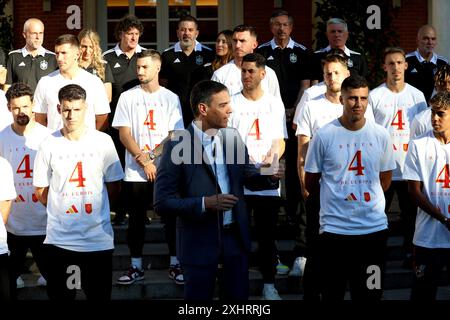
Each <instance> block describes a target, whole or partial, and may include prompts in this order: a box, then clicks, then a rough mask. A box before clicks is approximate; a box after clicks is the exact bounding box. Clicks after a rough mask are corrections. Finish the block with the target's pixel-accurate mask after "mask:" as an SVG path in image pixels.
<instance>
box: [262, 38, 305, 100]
mask: <svg viewBox="0 0 450 320" xmlns="http://www.w3.org/2000/svg"><path fill="white" fill-rule="evenodd" d="M256 52H258V53H259V54H261V55H262V56H264V57H265V58H266V65H267V66H269V67H270V68H272V69H273V70H274V71H275V73H276V74H277V78H278V82H279V84H280V93H281V98H282V100H283V104H284V106H285V108H294V107H295V102H296V101H297V97H298V92H299V90H300V84H301V81H302V80H307V79H310V74H309V66H310V64H311V56H310V53H309V52H308V50H307V49H306V48H305V47H304V46H302V45H301V44H298V43H297V42H295V41H294V40H292V39H289V43H288V45H287V46H286V48H284V49H282V48H280V47H279V46H278V45H277V44H276V43H275V40H274V39H272V40H271V41H269V42H266V43H264V44H262V45H260V46H259V47H258V49H257V51H256Z"/></svg>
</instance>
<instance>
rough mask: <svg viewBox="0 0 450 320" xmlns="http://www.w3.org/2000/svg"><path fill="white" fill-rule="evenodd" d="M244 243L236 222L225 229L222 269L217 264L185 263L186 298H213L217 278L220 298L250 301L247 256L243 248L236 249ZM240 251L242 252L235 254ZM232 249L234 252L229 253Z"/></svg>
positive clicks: (221, 258) (223, 233)
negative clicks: (228, 228) (231, 226)
mask: <svg viewBox="0 0 450 320" xmlns="http://www.w3.org/2000/svg"><path fill="white" fill-rule="evenodd" d="M241 246H242V245H241V239H240V235H239V230H238V228H237V226H236V225H235V226H234V228H231V229H230V230H228V231H226V230H223V231H222V250H221V257H220V262H221V268H219V267H218V265H217V264H215V265H206V266H205V265H202V266H196V265H186V264H183V265H182V267H183V275H184V279H185V284H184V298H185V299H186V300H203V301H205V300H212V299H213V298H214V289H215V285H216V280H217V284H218V286H219V299H220V300H226V301H243V300H248V297H249V277H248V255H247V252H245V251H244V250H243V249H242V250H236V248H238V247H241ZM227 248H228V249H227ZM231 248H234V249H231ZM239 251H240V253H236V252H239ZM229 252H234V253H235V254H229Z"/></svg>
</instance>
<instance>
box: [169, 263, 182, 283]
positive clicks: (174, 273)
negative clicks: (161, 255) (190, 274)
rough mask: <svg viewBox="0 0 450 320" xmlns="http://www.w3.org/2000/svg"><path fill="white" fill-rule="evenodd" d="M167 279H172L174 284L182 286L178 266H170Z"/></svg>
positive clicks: (180, 271)
mask: <svg viewBox="0 0 450 320" xmlns="http://www.w3.org/2000/svg"><path fill="white" fill-rule="evenodd" d="M169 278H170V279H172V280H173V281H174V282H175V283H176V284H179V285H183V284H184V276H183V270H182V269H181V266H180V265H179V264H175V265H171V266H170V267H169Z"/></svg>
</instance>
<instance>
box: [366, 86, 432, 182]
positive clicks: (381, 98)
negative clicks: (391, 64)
mask: <svg viewBox="0 0 450 320" xmlns="http://www.w3.org/2000/svg"><path fill="white" fill-rule="evenodd" d="M369 104H370V105H371V106H372V109H373V115H374V118H375V122H376V123H378V124H379V125H381V126H383V127H385V128H386V129H388V131H389V134H390V135H391V145H392V148H393V150H394V159H395V162H396V163H397V167H396V168H395V170H394V171H393V172H392V180H402V173H403V166H404V164H405V157H406V152H407V151H408V143H409V140H410V128H411V123H412V121H413V119H414V117H415V116H416V115H417V114H418V113H419V112H421V111H422V110H425V109H426V108H427V103H426V101H425V97H424V96H423V93H422V92H421V91H419V90H417V89H416V88H414V87H413V86H411V85H409V84H407V83H406V84H405V87H404V88H403V90H402V91H401V92H398V93H396V92H393V91H391V90H390V89H389V88H388V87H387V86H386V83H384V84H382V85H380V86H378V87H377V88H375V89H373V90H372V91H371V92H370V94H369Z"/></svg>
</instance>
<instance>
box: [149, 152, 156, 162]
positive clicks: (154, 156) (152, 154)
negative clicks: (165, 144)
mask: <svg viewBox="0 0 450 320" xmlns="http://www.w3.org/2000/svg"><path fill="white" fill-rule="evenodd" d="M148 158H149V159H150V161H153V160H155V158H156V155H155V153H154V152H153V151H150V152H149V153H148Z"/></svg>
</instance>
